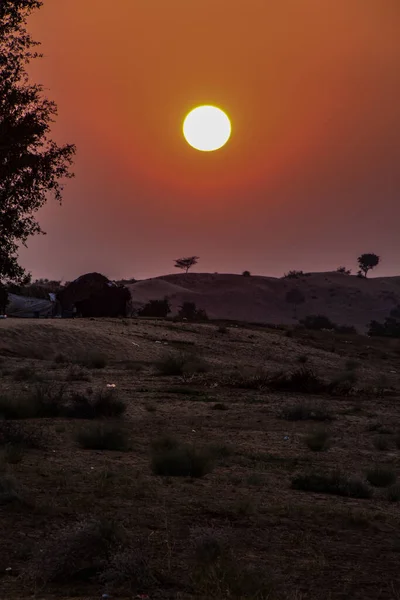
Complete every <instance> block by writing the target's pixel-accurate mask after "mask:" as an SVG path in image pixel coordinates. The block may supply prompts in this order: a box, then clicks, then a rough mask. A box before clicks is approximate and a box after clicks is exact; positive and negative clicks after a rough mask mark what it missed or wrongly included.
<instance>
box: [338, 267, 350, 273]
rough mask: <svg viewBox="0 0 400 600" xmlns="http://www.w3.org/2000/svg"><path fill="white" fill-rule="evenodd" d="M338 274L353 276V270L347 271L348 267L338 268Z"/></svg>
mask: <svg viewBox="0 0 400 600" xmlns="http://www.w3.org/2000/svg"><path fill="white" fill-rule="evenodd" d="M336 272H337V273H343V275H351V270H350V269H346V267H338V268H337V269H336Z"/></svg>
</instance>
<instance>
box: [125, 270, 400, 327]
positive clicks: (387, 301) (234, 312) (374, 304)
mask: <svg viewBox="0 0 400 600" xmlns="http://www.w3.org/2000/svg"><path fill="white" fill-rule="evenodd" d="M293 288H297V289H299V290H301V291H302V293H303V294H304V296H305V302H304V304H302V305H300V306H299V307H298V311H297V312H298V315H297V316H298V318H299V319H301V318H303V317H305V316H307V315H310V314H322V315H326V316H327V317H329V318H330V319H331V320H333V322H335V323H337V324H343V325H354V326H355V327H356V328H357V329H358V330H359V331H360V332H363V331H365V328H366V327H367V326H368V325H369V323H370V321H371V320H372V319H375V320H377V321H381V322H382V321H384V319H385V317H386V316H388V315H389V312H390V310H391V309H392V308H394V307H395V306H397V305H399V304H400V277H378V278H370V279H360V278H359V277H356V276H352V275H351V276H348V275H343V274H340V273H336V272H333V273H312V274H310V275H308V276H304V277H301V278H300V279H277V278H273V277H258V276H252V277H243V276H241V275H224V274H208V273H204V274H203V273H188V274H184V273H182V274H180V273H178V274H175V275H167V276H165V277H158V278H154V279H147V280H143V281H139V282H137V283H135V284H131V285H129V289H130V291H131V294H132V300H133V304H134V306H136V307H139V306H141V305H143V304H145V303H146V302H148V301H149V300H154V299H162V298H164V297H165V296H168V297H169V298H170V300H171V305H172V309H173V313H175V312H176V311H177V310H178V309H179V306H180V305H181V304H182V303H183V302H185V301H190V302H195V303H196V305H197V308H202V309H204V310H205V311H206V312H207V314H208V316H209V317H210V318H212V319H233V320H238V321H247V322H249V321H251V322H259V323H273V324H279V323H286V324H293V323H295V322H296V319H294V318H293V306H292V305H290V304H288V303H287V302H286V294H287V292H288V291H289V290H291V289H293Z"/></svg>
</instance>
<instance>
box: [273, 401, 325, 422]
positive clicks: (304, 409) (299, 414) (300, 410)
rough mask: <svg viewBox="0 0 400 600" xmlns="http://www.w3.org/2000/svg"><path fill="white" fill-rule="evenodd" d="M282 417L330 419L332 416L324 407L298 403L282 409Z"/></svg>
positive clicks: (305, 419) (298, 419)
mask: <svg viewBox="0 0 400 600" xmlns="http://www.w3.org/2000/svg"><path fill="white" fill-rule="evenodd" d="M282 418H284V419H286V421H308V420H309V421H331V420H332V418H333V417H332V415H331V413H330V412H329V411H328V410H326V409H324V408H321V407H319V406H313V405H307V404H300V403H298V404H294V405H292V406H287V407H285V408H284V409H283V411H282Z"/></svg>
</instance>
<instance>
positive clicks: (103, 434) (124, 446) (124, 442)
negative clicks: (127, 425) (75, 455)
mask: <svg viewBox="0 0 400 600" xmlns="http://www.w3.org/2000/svg"><path fill="white" fill-rule="evenodd" d="M76 439H77V442H78V443H79V445H80V446H81V448H84V449H85V450H116V451H119V452H127V451H128V450H129V449H130V444H129V438H128V435H127V433H126V431H125V430H124V429H122V428H121V427H120V426H118V425H113V424H106V423H96V424H93V425H90V426H89V427H86V428H85V429H82V430H81V431H80V432H79V433H78V434H77V436H76Z"/></svg>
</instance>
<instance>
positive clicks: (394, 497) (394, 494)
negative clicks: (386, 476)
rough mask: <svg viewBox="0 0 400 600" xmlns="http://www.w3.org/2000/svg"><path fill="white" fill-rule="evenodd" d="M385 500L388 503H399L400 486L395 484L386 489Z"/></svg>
mask: <svg viewBox="0 0 400 600" xmlns="http://www.w3.org/2000/svg"><path fill="white" fill-rule="evenodd" d="M387 499H388V500H389V501H390V502H400V484H398V483H396V484H394V485H392V486H390V488H388V490H387Z"/></svg>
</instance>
